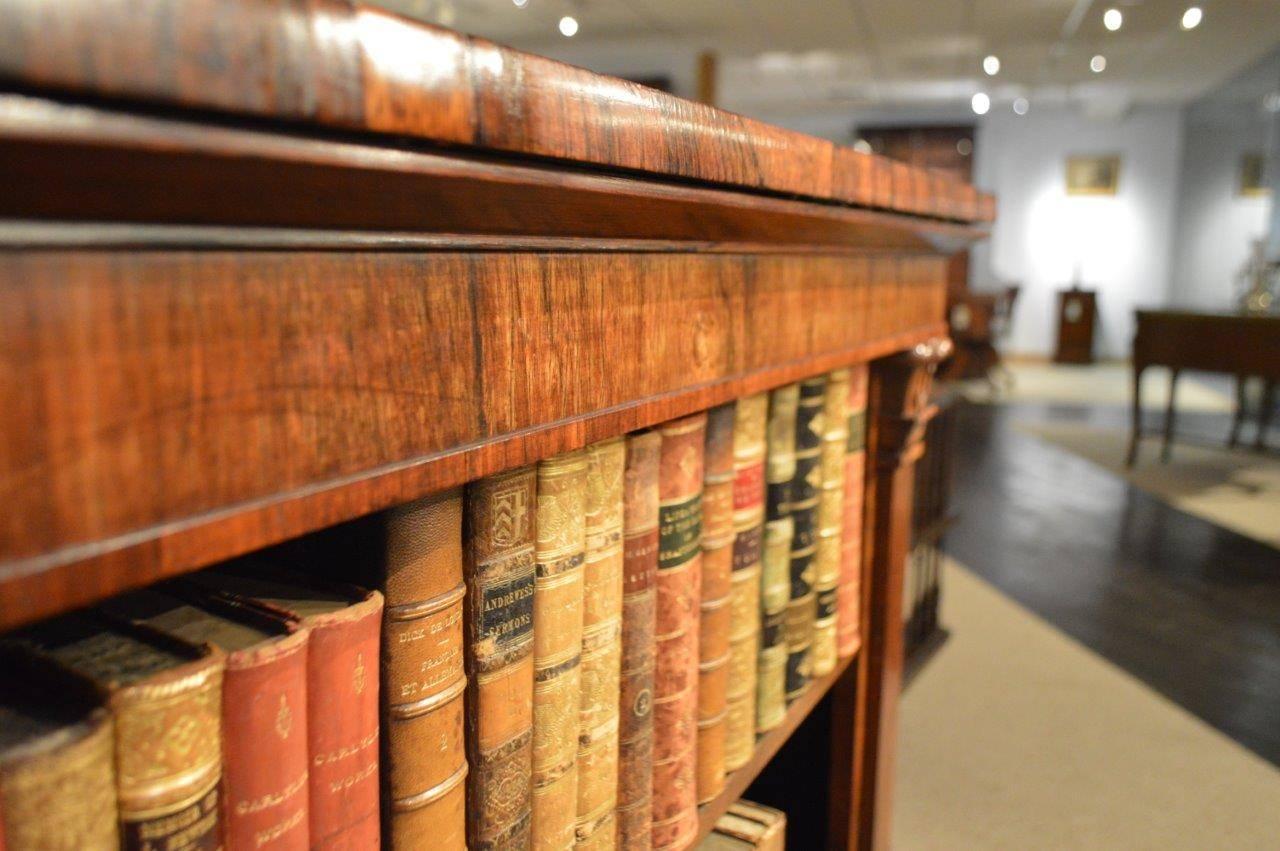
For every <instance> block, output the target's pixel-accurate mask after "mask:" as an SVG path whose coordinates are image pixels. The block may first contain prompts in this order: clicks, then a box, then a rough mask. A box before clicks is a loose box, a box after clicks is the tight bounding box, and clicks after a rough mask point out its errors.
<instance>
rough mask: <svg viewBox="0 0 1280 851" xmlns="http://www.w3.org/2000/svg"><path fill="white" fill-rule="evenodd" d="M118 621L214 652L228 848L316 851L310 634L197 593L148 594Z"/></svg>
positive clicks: (128, 598)
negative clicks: (311, 813) (222, 667)
mask: <svg viewBox="0 0 1280 851" xmlns="http://www.w3.org/2000/svg"><path fill="white" fill-rule="evenodd" d="M103 609H104V610H105V611H107V612H109V613H111V614H113V615H115V616H117V617H121V618H126V619H128V620H131V621H134V622H136V623H141V624H146V625H147V626H150V627H153V628H155V629H158V630H161V631H163V632H166V633H169V634H170V635H174V636H177V637H179V638H182V639H184V640H186V641H189V642H191V643H193V644H211V645H213V646H215V647H217V648H219V649H220V650H222V652H223V653H224V654H225V655H226V671H225V673H224V674H223V679H222V743H223V747H222V801H223V840H224V842H225V843H226V848H227V849H228V851H249V849H254V848H269V849H280V851H285V849H288V851H306V849H308V848H309V847H310V838H309V834H310V822H309V820H308V803H309V799H310V794H309V791H310V790H309V784H308V775H307V766H308V762H309V759H308V754H307V651H308V649H309V648H308V641H309V639H310V633H309V632H308V631H307V630H305V629H301V628H300V624H299V622H298V620H297V619H296V618H292V617H282V616H279V615H277V614H273V613H270V612H268V611H267V610H265V609H263V608H260V607H257V606H254V605H252V604H247V603H241V602H240V600H239V599H238V598H234V597H230V596H228V595H222V594H220V593H219V592H217V591H209V590H208V589H207V588H205V587H204V586H203V585H198V584H194V583H184V582H178V583H171V584H166V585H164V586H160V589H159V590H157V589H144V590H142V591H135V592H133V593H131V594H126V595H124V596H123V597H117V598H115V599H114V600H110V601H108V602H107V603H105V604H103Z"/></svg>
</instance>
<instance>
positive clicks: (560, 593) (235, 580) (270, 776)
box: [0, 367, 866, 851]
mask: <svg viewBox="0 0 1280 851" xmlns="http://www.w3.org/2000/svg"><path fill="white" fill-rule="evenodd" d="M865 406H866V370H865V367H855V368H853V369H842V370H837V371H835V372H833V373H830V374H829V375H825V376H820V377H816V378H813V379H810V380H807V381H803V382H800V383H798V384H792V385H788V386H785V387H780V388H778V389H775V390H773V391H772V392H769V393H761V394H757V395H754V396H749V397H746V398H742V399H739V400H737V401H736V402H734V403H729V404H726V405H723V406H720V407H717V408H714V409H712V410H710V411H706V412H703V413H699V414H696V415H692V416H687V417H683V418H681V419H678V420H674V421H671V422H668V423H665V424H663V425H661V426H658V427H655V428H653V429H647V430H643V431H640V432H635V433H632V434H628V435H625V436H622V437H618V438H615V439H612V440H608V441H604V442H602V443H598V444H595V445H591V446H588V447H586V448H584V449H580V450H576V451H573V452H569V453H565V454H562V455H559V456H556V457H553V458H549V459H546V460H544V461H541V462H539V463H537V464H535V465H532V466H529V467H523V468H519V469H513V470H508V471H506V472H503V473H500V474H497V475H494V476H491V477H488V478H485V479H481V480H478V481H475V482H472V483H471V484H469V485H467V486H466V487H465V488H463V489H459V490H454V491H448V492H445V493H441V494H436V495H434V496H431V497H428V498H425V499H421V500H418V501H416V502H412V503H408V504H405V505H402V506H399V507H397V508H395V509H392V510H390V511H386V512H382V513H380V514H377V515H372V516H370V517H367V518H364V519H362V520H359V521H354V522H351V523H346V524H343V525H341V526H337V527H334V528H332V529H328V530H325V531H323V532H320V533H317V534H314V535H310V536H307V537H306V538H303V539H299V540H297V541H293V542H290V543H288V544H285V545H282V546H280V547H277V548H274V549H272V550H267V551H263V552H261V553H258V554H255V555H252V556H249V557H246V558H243V559H239V560H237V561H234V562H231V563H227V564H223V565H220V566H217V567H214V568H212V569H209V570H205V571H201V572H199V573H194V574H190V575H188V576H184V577H182V578H179V579H177V580H171V581H168V582H164V583H161V584H158V585H154V586H151V587H149V588H145V589H142V590H139V591H136V592H133V593H130V594H127V595H124V596H121V597H117V598H114V599H112V600H109V601H108V602H106V603H104V604H102V605H100V606H98V607H97V608H95V609H92V610H88V611H84V612H79V613H75V614H73V615H68V616H64V617H61V618H57V619H54V620H51V621H48V622H45V623H42V624H39V625H37V626H35V627H31V628H28V629H25V630H22V631H20V632H18V633H16V634H11V635H9V636H7V637H5V638H4V640H3V641H0V677H3V682H4V683H5V684H6V687H5V688H4V689H3V690H2V692H0V851H27V849H54V848H58V849H62V848H76V849H88V850H89V851H92V849H108V848H111V849H114V848H117V847H123V848H127V849H139V851H141V849H153V848H166V849H179V850H180V849H211V848H218V847H225V848H227V849H231V851H237V849H307V848H318V849H365V848H376V847H379V846H380V845H381V844H386V845H387V846H389V847H392V848H396V849H428V848H430V849H463V848H472V849H504V850H505V849H518V848H535V849H556V851H560V849H569V848H584V849H597V848H599V849H610V848H623V849H648V848H654V849H668V848H679V849H683V848H688V847H690V846H691V845H692V843H693V840H694V838H695V836H696V833H697V828H698V813H697V806H698V804H699V803H701V802H705V801H708V800H710V799H712V798H714V797H715V796H716V795H718V794H719V793H720V792H721V791H722V789H723V788H724V785H725V777H726V775H727V773H728V772H731V771H733V770H735V769H737V768H740V767H741V766H743V765H745V764H746V763H747V761H748V760H749V759H750V758H751V755H752V751H753V748H754V746H755V741H756V738H757V736H758V735H760V734H762V733H764V732H766V731H768V730H770V729H772V728H774V727H775V726H777V725H778V724H780V723H781V722H782V721H783V719H784V717H785V714H786V707H787V704H788V702H790V701H793V700H795V699H796V698H798V697H799V696H800V695H802V694H803V693H804V692H805V690H806V688H807V685H808V682H809V680H810V679H811V678H812V677H817V676H822V675H824V674H826V673H828V672H830V671H831V670H832V669H833V668H834V667H835V665H836V663H837V659H838V658H839V657H840V656H841V655H848V654H851V653H853V652H854V651H855V650H856V649H857V647H858V643H859V632H858V630H859V624H858V599H859V590H858V577H859V573H860V567H861V550H862V547H861V530H862V487H863V466H864V452H863V435H864V420H865V417H864V413H865ZM366 589H376V590H366Z"/></svg>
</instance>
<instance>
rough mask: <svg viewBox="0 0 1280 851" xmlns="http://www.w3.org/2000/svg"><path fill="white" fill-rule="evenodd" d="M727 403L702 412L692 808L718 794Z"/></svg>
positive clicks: (729, 490)
mask: <svg viewBox="0 0 1280 851" xmlns="http://www.w3.org/2000/svg"><path fill="white" fill-rule="evenodd" d="M734 413H735V406H734V404H733V403H732V402H731V403H729V404H727V405H721V406H719V407H717V408H712V409H711V410H710V411H707V442H706V451H705V456H704V463H703V478H702V594H701V602H700V604H699V607H698V752H697V769H698V803H705V802H706V801H710V800H711V799H712V798H714V797H715V796H716V795H719V794H720V791H721V790H722V789H724V776H725V765H724V750H725V723H726V717H727V715H728V685H729V683H728V676H729V617H730V614H731V608H730V605H729V602H730V594H731V590H732V575H733V540H734V532H733V421H734Z"/></svg>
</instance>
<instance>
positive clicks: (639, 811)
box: [618, 431, 662, 851]
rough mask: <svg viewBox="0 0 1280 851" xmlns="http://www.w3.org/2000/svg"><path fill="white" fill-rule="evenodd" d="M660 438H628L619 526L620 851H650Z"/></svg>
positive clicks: (639, 435)
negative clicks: (620, 597) (620, 598)
mask: <svg viewBox="0 0 1280 851" xmlns="http://www.w3.org/2000/svg"><path fill="white" fill-rule="evenodd" d="M661 451H662V436H661V435H660V434H659V433H658V432H656V431H643V432H638V433H636V434H631V435H628V436H627V466H626V473H625V475H624V478H623V491H624V493H623V524H622V530H623V531H622V536H623V537H622V558H623V579H622V683H621V687H620V690H621V696H620V697H619V700H618V847H620V848H623V849H626V851H648V849H649V847H650V844H651V843H650V831H651V828H652V820H653V667H654V643H653V631H654V616H655V612H656V606H657V589H656V587H655V584H654V583H655V582H656V580H657V573H658V457H659V454H660V453H661Z"/></svg>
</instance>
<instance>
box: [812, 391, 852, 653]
mask: <svg viewBox="0 0 1280 851" xmlns="http://www.w3.org/2000/svg"><path fill="white" fill-rule="evenodd" d="M848 405H849V370H847V369H838V370H836V371H834V372H832V373H830V374H829V375H828V376H827V389H826V393H825V395H824V396H823V401H822V423H823V431H822V451H821V463H820V465H819V466H820V469H821V470H822V487H821V491H820V493H819V494H818V544H817V547H818V548H817V550H816V552H815V553H814V561H813V590H814V598H815V602H816V609H817V612H816V615H815V617H814V621H813V650H812V651H811V656H812V660H813V664H812V670H813V675H814V676H815V677H820V676H822V675H823V674H827V673H830V672H831V670H832V669H834V668H835V666H836V656H837V654H836V604H837V598H836V594H837V589H838V588H839V585H840V560H841V557H842V555H843V552H842V550H841V549H840V540H841V529H842V527H843V525H844V455H845V446H846V445H847V444H848V442H849V421H848V420H849V415H848Z"/></svg>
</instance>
